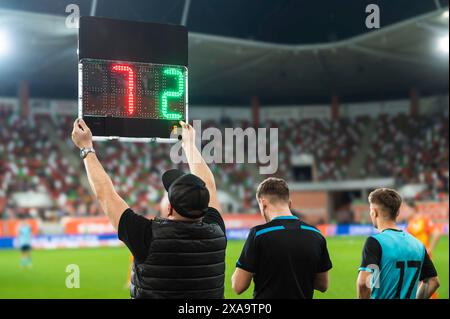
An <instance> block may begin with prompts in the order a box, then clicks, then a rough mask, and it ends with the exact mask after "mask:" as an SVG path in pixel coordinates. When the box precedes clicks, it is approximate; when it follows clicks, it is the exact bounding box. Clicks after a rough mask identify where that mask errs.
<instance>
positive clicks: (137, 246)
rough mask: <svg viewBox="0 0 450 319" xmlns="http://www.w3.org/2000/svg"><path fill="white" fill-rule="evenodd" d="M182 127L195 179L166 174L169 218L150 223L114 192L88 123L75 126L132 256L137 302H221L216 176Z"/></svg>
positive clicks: (101, 196)
mask: <svg viewBox="0 0 450 319" xmlns="http://www.w3.org/2000/svg"><path fill="white" fill-rule="evenodd" d="M180 124H181V125H182V128H183V132H182V147H183V150H184V152H185V155H186V158H187V160H188V164H189V168H190V171H191V174H183V173H182V172H180V171H178V170H169V171H167V172H165V173H164V174H163V177H162V180H163V184H164V187H165V189H166V191H167V194H168V199H169V204H168V205H167V214H165V215H166V216H167V218H156V219H155V220H148V219H146V218H145V217H143V216H140V215H137V214H136V213H134V212H133V211H132V210H131V209H130V207H129V206H128V204H127V203H126V202H125V201H124V200H123V199H122V198H121V197H120V196H119V195H118V194H117V192H116V191H115V189H114V186H113V184H112V181H111V179H110V178H109V176H108V175H107V174H106V172H105V170H104V169H103V167H102V165H101V164H100V162H99V160H98V159H97V157H96V155H95V151H94V149H93V143H92V134H91V131H90V129H89V128H88V127H87V125H86V123H85V122H84V121H83V120H82V119H80V120H76V121H75V123H74V128H73V131H72V140H73V142H74V143H75V145H76V146H78V147H79V148H80V149H81V153H80V154H81V157H82V158H83V160H84V164H85V167H86V171H87V175H88V179H89V183H90V185H91V188H92V190H93V192H94V194H95V196H96V197H97V199H98V201H99V203H100V205H101V207H102V209H103V210H104V212H105V213H106V215H107V216H108V217H109V220H110V221H111V223H112V225H113V226H114V228H115V229H117V230H118V233H119V239H120V240H122V241H123V242H124V243H125V244H126V245H127V247H128V248H129V249H130V251H131V253H132V254H133V256H134V265H133V272H132V276H131V296H132V297H133V298H180V299H181V298H182V299H185V298H196V299H203V298H223V293H224V277H225V248H226V243H227V241H226V237H225V224H224V221H223V219H222V217H221V215H220V213H219V212H220V205H219V201H218V198H217V191H216V185H215V181H214V176H213V174H212V173H211V171H210V170H209V168H208V166H207V165H206V163H205V161H204V160H203V158H202V157H201V154H200V152H199V151H198V149H197V148H196V147H195V131H194V129H193V127H192V126H191V125H188V124H186V123H184V122H180Z"/></svg>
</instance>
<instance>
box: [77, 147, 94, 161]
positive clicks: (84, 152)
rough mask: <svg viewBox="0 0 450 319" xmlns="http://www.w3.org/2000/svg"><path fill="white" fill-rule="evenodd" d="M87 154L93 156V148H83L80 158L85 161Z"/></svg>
mask: <svg viewBox="0 0 450 319" xmlns="http://www.w3.org/2000/svg"><path fill="white" fill-rule="evenodd" d="M89 153H94V154H95V150H94V149H93V148H91V147H83V148H82V149H81V150H80V157H81V158H82V159H85V158H86V156H87V155H88V154H89Z"/></svg>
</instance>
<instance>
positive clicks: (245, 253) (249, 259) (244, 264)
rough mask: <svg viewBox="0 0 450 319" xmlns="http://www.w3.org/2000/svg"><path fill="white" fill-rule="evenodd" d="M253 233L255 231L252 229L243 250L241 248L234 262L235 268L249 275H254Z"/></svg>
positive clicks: (254, 251) (254, 247)
mask: <svg viewBox="0 0 450 319" xmlns="http://www.w3.org/2000/svg"><path fill="white" fill-rule="evenodd" d="M255 233H256V231H255V229H254V228H252V229H251V230H250V233H249V234H248V237H247V240H246V241H245V244H244V248H242V252H241V256H240V257H239V259H238V261H237V262H236V267H238V268H241V269H244V270H246V271H248V272H251V273H255V269H256V245H255Z"/></svg>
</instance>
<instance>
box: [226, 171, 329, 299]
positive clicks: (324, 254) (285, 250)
mask: <svg viewBox="0 0 450 319" xmlns="http://www.w3.org/2000/svg"><path fill="white" fill-rule="evenodd" d="M256 199H257V201H258V205H259V209H260V212H261V215H262V216H263V217H264V219H265V220H266V222H267V223H266V224H264V225H259V226H256V227H253V228H252V229H251V230H250V233H249V235H248V238H247V241H246V242H245V245H244V248H243V250H242V253H241V256H240V258H239V260H238V261H237V263H236V270H235V272H234V274H233V277H232V287H233V290H234V291H235V292H236V293H237V294H241V293H242V292H244V291H245V290H247V288H248V287H249V285H250V282H251V280H252V279H253V281H254V283H255V291H254V293H253V296H254V298H263V299H274V298H285V299H287V298H290V299H294V298H297V299H311V298H312V297H313V294H314V290H315V289H316V290H319V291H321V292H325V291H326V290H327V288H328V271H329V270H330V269H331V268H332V264H331V260H330V257H329V255H328V250H327V244H326V240H325V238H324V237H323V236H322V234H321V233H320V232H319V230H318V229H317V228H315V227H312V226H310V225H307V224H305V223H304V222H302V221H300V220H299V219H298V218H297V217H295V216H293V215H292V213H291V209H290V206H291V202H290V199H289V187H288V185H287V183H286V182H285V181H284V180H282V179H279V178H268V179H266V180H264V181H263V182H262V183H261V184H260V185H259V186H258V189H257V191H256Z"/></svg>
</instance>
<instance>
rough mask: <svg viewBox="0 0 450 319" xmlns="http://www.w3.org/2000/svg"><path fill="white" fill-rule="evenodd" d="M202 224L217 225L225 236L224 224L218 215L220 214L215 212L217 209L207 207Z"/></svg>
mask: <svg viewBox="0 0 450 319" xmlns="http://www.w3.org/2000/svg"><path fill="white" fill-rule="evenodd" d="M203 222H204V223H207V224H218V225H219V226H220V228H221V229H222V230H223V233H224V234H226V232H225V222H224V221H223V218H222V216H221V215H220V213H219V212H218V211H217V209H215V208H212V207H209V210H208V212H207V213H206V215H205V216H204V217H203Z"/></svg>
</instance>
